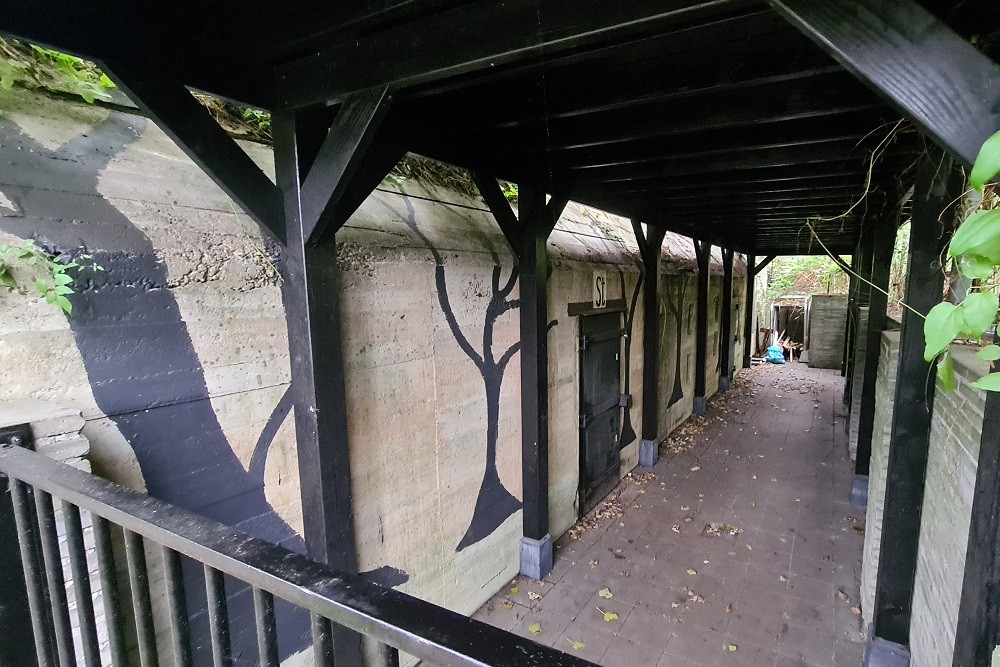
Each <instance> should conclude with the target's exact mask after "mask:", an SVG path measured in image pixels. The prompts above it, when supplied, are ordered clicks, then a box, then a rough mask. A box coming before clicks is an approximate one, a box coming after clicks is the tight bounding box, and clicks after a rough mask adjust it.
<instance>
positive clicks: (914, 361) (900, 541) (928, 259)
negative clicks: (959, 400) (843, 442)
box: [859, 150, 971, 664]
mask: <svg viewBox="0 0 1000 667" xmlns="http://www.w3.org/2000/svg"><path fill="white" fill-rule="evenodd" d="M962 189H963V178H962V173H961V171H959V170H958V169H956V168H955V166H954V164H953V161H952V159H951V158H950V157H945V156H944V155H943V154H942V152H941V151H940V150H932V151H931V157H930V158H928V159H926V160H925V161H924V164H923V165H922V166H921V170H920V173H919V175H918V179H917V184H916V188H915V190H914V194H913V213H912V216H911V227H910V251H909V252H910V254H909V264H908V266H909V269H908V273H907V277H906V297H905V298H906V302H907V304H909V306H910V307H911V308H914V309H916V310H917V311H918V312H920V313H924V314H926V313H927V312H928V311H930V309H931V308H933V307H934V306H935V305H937V304H938V303H940V302H941V294H942V292H943V291H944V275H943V272H942V270H941V258H942V257H943V256H944V250H945V248H946V247H947V245H948V241H949V240H950V230H951V224H950V221H951V218H950V217H948V216H947V215H942V212H943V211H946V210H947V209H948V207H949V206H953V205H954V204H955V202H957V201H958V200H959V199H960V198H961V195H962ZM942 220H947V221H948V224H947V225H943V224H942V222H941V221H942ZM887 231H888V230H887ZM893 237H894V235H893ZM881 245H883V244H881V243H880V244H879V246H881ZM879 259H881V258H879ZM879 277H881V275H880V276H879ZM875 294H877V292H876V293H875ZM875 294H873V295H872V311H871V312H872V313H874V309H875V307H876V303H875V301H876V299H875ZM869 318H870V319H872V314H871V313H870V314H869ZM923 325H924V321H923V319H922V318H920V317H917V316H916V315H914V314H913V313H911V312H910V311H909V310H904V312H903V328H902V332H901V333H900V340H899V362H898V365H897V371H896V390H895V397H894V408H893V415H892V430H891V432H890V436H889V457H888V463H887V471H886V487H885V504H884V508H883V513H882V537H881V547H880V550H879V565H878V582H877V584H876V589H875V614H874V618H873V619H872V621H873V627H874V632H873V638H874V639H875V640H878V641H879V642H880V643H881V642H891V643H895V644H897V645H898V647H897V648H902V647H905V646H906V645H907V644H908V643H909V630H910V613H911V608H912V602H913V583H914V576H915V573H916V568H917V543H918V541H919V536H920V511H921V508H922V507H923V497H924V475H925V472H926V470H927V452H928V447H929V437H930V430H931V416H932V413H933V405H934V382H932V381H928V378H929V377H930V378H933V377H934V366H935V364H928V363H927V362H926V361H924V326H923ZM880 339H881V336H879V339H878V340H876V341H875V342H874V343H873V342H872V338H871V337H869V340H868V345H869V346H873V347H874V349H876V350H877V349H878V348H879V347H880V346H881V340H880ZM869 351H870V350H869ZM867 356H870V355H867ZM868 363H870V362H868ZM876 363H877V357H876ZM865 370H866V374H867V371H868V370H869V368H866V369H865ZM867 390H868V387H867V386H866V387H865V391H866V396H867ZM865 414H866V413H865V411H864V409H863V410H862V415H865ZM859 454H860V440H859ZM859 459H860V455H859ZM876 650H883V647H879V648H877V649H876ZM962 664H971V663H962Z"/></svg>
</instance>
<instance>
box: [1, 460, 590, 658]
mask: <svg viewBox="0 0 1000 667" xmlns="http://www.w3.org/2000/svg"><path fill="white" fill-rule="evenodd" d="M0 474H3V475H7V476H8V477H9V478H10V485H11V491H12V496H13V498H14V502H15V505H16V507H15V514H17V515H18V517H19V521H18V524H19V525H18V533H19V537H20V539H32V530H34V528H33V525H32V522H31V521H29V520H28V515H29V514H30V512H28V511H27V509H28V508H27V505H28V504H34V503H33V502H32V498H31V496H32V495H33V496H34V499H35V500H38V501H39V503H38V506H39V507H41V508H42V509H40V510H38V514H39V517H40V518H41V519H43V520H44V522H46V523H47V520H48V511H49V508H51V506H52V505H51V501H52V498H53V497H54V498H58V499H60V500H62V501H63V502H64V503H66V504H68V505H67V506H70V507H72V506H75V507H76V508H80V509H85V510H87V511H89V512H90V513H91V514H92V515H93V517H94V525H95V533H96V534H97V537H98V541H99V542H100V540H101V538H102V534H106V529H107V525H106V524H105V523H104V520H106V521H108V522H110V523H112V524H116V525H118V526H120V527H121V528H122V529H124V531H125V538H126V547H127V549H126V552H127V554H128V556H129V571H130V579H132V580H133V581H132V584H133V586H134V585H136V583H137V582H136V581H135V580H136V579H143V578H145V564H144V562H142V563H140V562H138V561H139V560H140V559H139V556H140V555H141V554H142V549H141V546H142V539H143V538H145V539H147V540H151V541H152V542H155V543H157V544H159V545H161V546H162V547H163V548H164V553H168V552H169V551H172V552H176V553H178V554H183V555H184V556H187V557H189V558H192V559H194V560H196V561H199V562H201V563H203V564H204V567H205V570H206V573H207V574H208V576H207V577H206V579H207V580H208V586H209V605H210V607H211V606H212V605H213V604H214V603H218V602H219V600H220V597H221V602H222V604H223V605H224V604H225V598H224V595H223V596H220V595H219V593H218V590H217V589H218V588H221V587H220V586H219V580H221V575H222V574H225V575H227V576H229V577H232V578H234V579H238V580H240V581H243V582H246V583H248V584H250V585H251V586H252V587H253V588H254V596H255V597H254V601H255V603H256V604H255V605H254V608H255V610H257V614H258V622H257V628H258V639H259V641H260V650H261V657H262V664H268V663H271V662H272V661H273V660H274V657H275V650H274V648H273V646H274V643H273V642H274V639H273V634H272V633H273V625H274V621H273V600H272V598H271V596H272V595H273V596H276V597H278V598H282V599H284V600H286V601H288V602H290V603H292V604H294V605H297V606H299V607H301V608H303V609H306V610H308V611H309V612H310V613H311V614H312V615H313V619H314V626H315V625H316V624H317V621H318V622H320V623H322V622H323V619H328V620H329V621H332V622H333V623H336V624H339V625H342V626H345V627H347V628H350V629H352V630H355V631H357V632H360V633H362V634H364V635H367V636H369V637H371V638H373V639H375V640H377V641H378V642H380V643H381V644H382V645H383V648H382V649H381V651H382V655H383V659H384V661H385V662H387V663H392V661H393V660H394V659H396V660H398V657H396V656H397V654H396V651H394V650H393V648H394V649H398V650H399V651H404V652H406V653H409V654H410V655H413V656H415V657H417V658H420V659H422V660H425V661H427V662H429V663H431V664H435V665H459V666H465V665H470V666H471V665H497V666H507V665H509V666H511V667H513V666H515V665H517V666H524V665H546V666H556V665H566V666H568V667H576V666H579V667H583V666H585V665H591V664H592V663H590V662H587V661H586V660H583V659H580V658H577V657H575V656H572V655H568V654H565V653H562V652H560V651H557V650H556V649H553V648H549V647H546V646H542V645H541V644H538V643H536V642H533V641H531V640H529V639H525V638H522V637H518V636H516V635H514V634H511V633H509V632H506V631H504V630H501V629H499V628H496V627H493V626H491V625H487V624H486V623H482V622H480V621H476V620H473V619H471V618H468V617H466V616H463V615H461V614H458V613H456V612H453V611H450V610H448V609H444V608H443V607H439V606H437V605H434V604H432V603H429V602H426V601H423V600H419V599H417V598H415V597H412V596H410V595H407V594H405V593H401V592H399V591H395V590H392V589H389V588H383V587H381V586H378V585H376V584H373V583H371V582H369V581H366V580H364V579H362V578H361V577H359V576H357V575H354V574H349V573H345V572H341V571H339V570H335V569H333V568H331V567H328V566H326V565H323V564H321V563H317V562H316V561H313V560H310V559H309V558H306V557H305V556H302V555H300V554H297V553H294V552H292V551H289V550H287V549H284V548H282V547H279V546H275V545H273V544H269V543H267V542H264V541H262V540H258V539H255V538H252V537H249V536H247V535H244V534H243V533H239V532H237V531H235V530H232V529H231V528H228V527H226V526H224V525H222V524H220V523H217V522H215V521H212V520H210V519H206V518H204V517H202V516H199V515H197V514H194V513H193V512H190V511H188V510H185V509H182V508H179V507H176V506H173V505H170V504H169V503H165V502H163V501H161V500H157V499H155V498H151V497H150V496H147V495H145V494H142V493H139V492H136V491H133V490H131V489H126V488H124V487H122V486H119V485H117V484H114V483H112V482H109V481H107V480H104V479H101V478H99V477H96V476H94V475H91V474H88V473H86V472H83V471H81V470H78V469H76V468H73V467H72V466H69V465H66V464H64V463H60V462H57V461H53V460H51V459H49V458H47V457H45V456H42V455H40V454H37V453H35V452H32V451H30V450H28V449H25V448H22V447H16V446H11V445H2V446H0ZM25 485H27V486H29V487H31V488H32V489H33V490H34V493H33V494H32V493H30V490H29V489H28V488H26V487H25ZM17 505H20V507H17ZM78 516H79V514H78V512H75V511H71V512H70V518H73V517H78ZM22 523H24V526H23V528H24V530H23V531H22V525H21V524H22ZM43 533H47V530H45V529H43ZM68 534H70V537H71V539H72V536H74V535H77V536H78V532H77V531H75V530H71V531H70V532H69V533H68ZM43 538H44V534H43ZM105 539H106V538H105ZM42 546H43V547H45V546H46V545H45V541H44V539H43V542H42ZM137 547H138V548H137ZM70 548H71V549H72V548H75V547H72V546H71V547H70ZM44 550H45V551H48V549H47V548H46V549H44ZM98 550H99V552H100V551H102V549H101V545H100V544H99V545H98ZM27 551H31V549H28V550H27ZM103 551H104V552H108V551H109V549H107V548H106V546H105V548H104V549H103ZM22 553H24V552H22ZM45 560H46V561H48V560H49V558H46V559H45ZM170 562H171V561H170V559H168V561H167V563H168V569H169V570H173V571H172V572H168V573H167V574H168V578H169V577H171V576H172V575H175V574H177V572H176V569H175V568H171V567H170V566H169V565H170ZM39 565H40V563H39V562H37V561H36V562H35V563H32V564H29V565H28V567H27V568H26V569H27V570H29V571H32V572H29V574H30V577H33V580H32V581H28V586H29V588H31V587H34V588H36V589H37V588H39V587H40V586H44V582H43V581H42V580H41V578H40V577H39V576H38V575H39V574H40V573H35V572H33V568H37V567H38V566H39ZM102 565H104V563H102ZM46 569H48V568H46ZM80 571H81V569H80V568H75V569H74V572H80ZM213 573H219V574H213ZM101 574H102V581H105V580H106V579H108V577H107V576H106V573H105V572H103V571H102V573H101ZM112 576H113V575H112ZM30 577H29V578H30ZM51 585H52V584H51V582H50V587H51ZM143 586H144V587H145V586H148V583H144V584H143ZM213 589H216V590H215V595H213V594H212V592H213ZM169 590H170V591H171V593H170V595H168V597H173V596H175V595H176V594H177V593H178V591H179V590H180V586H179V585H178V584H177V583H176V582H172V583H171V584H170V587H169ZM35 592H36V593H41V592H40V591H37V590H36V591H35ZM52 593H55V594H56V596H58V592H57V591H52ZM139 593H140V596H141V595H142V594H143V593H145V594H146V595H147V596H148V587H146V588H145V591H139ZM213 601H214V602H213ZM144 602H145V601H144ZM90 603H91V604H92V602H90ZM170 606H171V607H175V606H176V605H175V604H174V603H173V602H171V603H170ZM32 613H34V610H32ZM57 613H59V612H57ZM215 614H220V615H221V617H219V616H215ZM224 614H225V609H224V608H223V609H219V608H216V609H215V611H214V613H213V614H212V616H213V623H214V622H216V621H217V620H219V619H220V618H222V617H224ZM137 620H138V619H137ZM148 620H149V619H147V621H148ZM57 625H59V626H62V625H63V623H58V624H57ZM59 629H60V628H57V630H59ZM142 630H143V629H142V628H140V635H141V634H142ZM146 631H147V632H148V629H147V630H146ZM58 634H60V635H61V634H63V633H62V632H61V631H60V632H58ZM151 635H152V633H149V634H147V636H146V637H142V636H140V637H139V638H138V639H139V642H140V649H141V653H143V654H146V653H148V651H149V650H151V649H153V648H154V647H151V646H148V643H149V642H150V641H155V638H154V637H152V636H151ZM41 639H42V641H43V642H45V641H46V639H45V637H44V634H43V636H42V638H41ZM113 641H114V638H113ZM174 641H175V645H176V641H177V638H176V637H175V638H174ZM119 642H120V640H119ZM51 643H52V642H48V644H51ZM59 643H60V645H61V644H62V643H63V642H59ZM144 644H146V646H143V645H144ZM60 648H63V647H62V646H60ZM142 649H144V650H142ZM212 649H213V651H214V652H216V659H220V658H221V659H222V660H223V661H224V660H225V657H224V656H220V655H219V654H218V653H219V652H225V651H227V650H228V646H227V642H226V638H225V637H217V636H215V634H214V633H213V641H212ZM70 650H71V649H70ZM119 650H120V649H119ZM63 652H64V651H60V653H63ZM90 652H91V651H89V650H88V653H90ZM116 652H118V651H116ZM52 657H54V656H52ZM142 657H143V659H144V660H143V662H146V658H147V655H143V656H142ZM53 662H55V661H54V660H53ZM150 662H155V658H151V659H150ZM116 664H117V663H116Z"/></svg>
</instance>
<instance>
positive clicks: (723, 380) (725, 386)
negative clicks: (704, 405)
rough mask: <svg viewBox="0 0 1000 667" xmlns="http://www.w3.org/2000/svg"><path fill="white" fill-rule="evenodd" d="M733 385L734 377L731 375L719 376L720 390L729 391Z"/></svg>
mask: <svg viewBox="0 0 1000 667" xmlns="http://www.w3.org/2000/svg"><path fill="white" fill-rule="evenodd" d="M732 386H733V379H732V378H731V377H727V376H725V375H723V376H722V377H720V378H719V391H720V392H723V393H724V392H727V391H729V388H730V387H732Z"/></svg>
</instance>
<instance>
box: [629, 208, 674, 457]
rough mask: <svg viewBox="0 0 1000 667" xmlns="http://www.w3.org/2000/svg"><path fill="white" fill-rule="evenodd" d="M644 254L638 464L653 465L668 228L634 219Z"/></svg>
mask: <svg viewBox="0 0 1000 667" xmlns="http://www.w3.org/2000/svg"><path fill="white" fill-rule="evenodd" d="M632 230H633V231H634V232H635V239H636V242H637V243H638V244H639V254H640V255H641V256H642V266H643V280H644V282H643V284H642V442H640V443H639V465H641V466H642V467H644V468H652V467H653V466H654V465H656V462H657V460H658V459H659V457H660V430H659V419H658V418H659V412H660V410H659V393H660V392H659V390H660V379H659V375H660V252H661V250H660V249H661V248H662V246H663V237H664V236H665V235H666V229H664V228H663V227H659V226H654V225H647V226H646V231H645V233H643V229H642V225H641V224H639V222H638V221H636V220H633V221H632Z"/></svg>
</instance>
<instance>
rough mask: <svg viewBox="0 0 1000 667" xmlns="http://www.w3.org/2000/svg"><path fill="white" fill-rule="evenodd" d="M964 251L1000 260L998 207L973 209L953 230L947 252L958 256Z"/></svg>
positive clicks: (999, 216) (999, 213)
mask: <svg viewBox="0 0 1000 667" xmlns="http://www.w3.org/2000/svg"><path fill="white" fill-rule="evenodd" d="M966 253H970V254H975V255H980V256H982V257H985V258H986V259H989V260H992V261H998V260H1000V256H998V255H1000V209H993V210H990V211H973V212H972V213H970V214H969V217H968V218H966V219H965V222H963V223H962V224H961V225H960V226H959V228H958V229H957V230H956V231H955V236H953V237H952V239H951V244H950V245H949V246H948V254H949V255H951V256H952V257H958V256H959V255H964V254H966Z"/></svg>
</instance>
